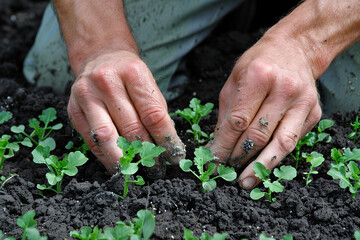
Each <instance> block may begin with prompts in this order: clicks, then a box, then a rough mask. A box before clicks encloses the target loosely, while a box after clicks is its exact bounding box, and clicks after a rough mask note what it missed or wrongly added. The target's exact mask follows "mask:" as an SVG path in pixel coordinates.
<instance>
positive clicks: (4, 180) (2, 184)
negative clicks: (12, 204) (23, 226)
mask: <svg viewBox="0 0 360 240" xmlns="http://www.w3.org/2000/svg"><path fill="white" fill-rule="evenodd" d="M18 176H19V175H17V174H11V173H10V174H9V177H5V176H1V177H0V180H1V185H0V190H1V189H2V188H3V187H4V185H5V183H7V182H8V181H10V179H12V178H14V177H18ZM0 239H1V238H0Z"/></svg>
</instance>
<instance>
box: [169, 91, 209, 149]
mask: <svg viewBox="0 0 360 240" xmlns="http://www.w3.org/2000/svg"><path fill="white" fill-rule="evenodd" d="M189 107H190V108H185V109H184V110H177V111H176V112H175V113H176V114H178V115H180V116H181V117H183V118H185V119H186V121H188V122H189V123H190V126H191V129H188V130H187V131H186V132H189V133H191V134H193V135H194V140H195V141H196V142H198V143H203V142H205V141H210V140H211V138H212V136H213V134H212V133H211V134H207V133H205V132H204V131H202V130H201V128H200V125H199V122H200V120H201V119H202V118H203V117H205V116H206V115H208V114H209V113H211V111H212V109H213V107H214V104H213V103H206V104H205V105H201V101H200V100H199V99H197V98H193V99H191V100H190V104H189Z"/></svg>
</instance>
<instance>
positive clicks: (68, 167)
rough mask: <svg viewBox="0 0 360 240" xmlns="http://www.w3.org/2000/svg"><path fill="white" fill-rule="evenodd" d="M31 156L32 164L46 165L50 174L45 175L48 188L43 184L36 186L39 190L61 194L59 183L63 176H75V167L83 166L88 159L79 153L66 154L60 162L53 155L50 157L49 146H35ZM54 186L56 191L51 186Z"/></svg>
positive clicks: (76, 170)
mask: <svg viewBox="0 0 360 240" xmlns="http://www.w3.org/2000/svg"><path fill="white" fill-rule="evenodd" d="M31 154H32V155H33V158H34V160H33V161H34V162H35V163H39V164H46V166H47V167H48V168H49V170H50V172H48V173H46V179H47V180H48V183H49V185H50V186H49V187H48V186H46V185H45V184H43V185H39V184H38V185H37V188H38V189H39V190H51V191H54V192H56V193H60V192H61V183H62V180H63V178H64V176H65V175H68V176H75V175H76V174H77V173H78V169H77V167H79V166H82V165H84V164H85V163H86V162H87V160H88V158H87V157H85V155H84V154H82V153H81V152H79V151H76V152H71V153H69V154H66V155H65V156H64V158H63V159H62V160H59V158H58V157H57V156H55V155H50V147H49V146H42V145H39V146H37V147H36V148H35V149H34V150H33V151H32V152H31ZM55 185H56V189H54V188H53V186H55Z"/></svg>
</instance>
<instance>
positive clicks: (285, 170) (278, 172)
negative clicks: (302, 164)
mask: <svg viewBox="0 0 360 240" xmlns="http://www.w3.org/2000/svg"><path fill="white" fill-rule="evenodd" d="M253 169H254V171H255V176H256V177H258V178H260V179H261V180H263V184H264V187H265V188H267V189H268V191H267V192H262V191H261V190H260V189H259V188H254V189H253V190H252V191H251V192H250V198H251V199H253V200H258V199H260V198H262V197H264V196H265V195H268V199H267V201H268V202H274V201H276V198H273V197H272V196H271V194H272V193H273V192H277V193H279V192H282V191H283V190H284V186H283V185H281V183H280V180H282V179H285V180H293V179H294V178H295V177H296V169H295V168H293V167H291V166H281V167H280V169H278V168H275V169H274V175H275V176H276V177H277V178H278V179H277V180H275V181H273V182H272V181H271V179H270V173H271V170H270V169H266V168H265V166H264V165H263V164H262V163H260V162H255V163H254V166H253Z"/></svg>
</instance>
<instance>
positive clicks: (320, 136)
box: [290, 119, 334, 169]
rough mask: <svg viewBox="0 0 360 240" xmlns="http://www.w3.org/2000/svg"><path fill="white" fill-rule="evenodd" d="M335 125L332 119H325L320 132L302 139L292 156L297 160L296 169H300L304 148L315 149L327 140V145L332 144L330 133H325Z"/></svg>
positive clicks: (312, 133) (320, 125)
mask: <svg viewBox="0 0 360 240" xmlns="http://www.w3.org/2000/svg"><path fill="white" fill-rule="evenodd" d="M333 125H334V122H333V121H332V120H330V119H323V120H321V121H320V122H319V124H318V132H309V133H307V134H306V135H305V136H304V137H303V138H302V139H300V140H299V141H298V143H297V144H296V146H295V149H294V151H293V152H292V153H290V155H291V156H292V157H293V158H294V160H295V168H296V169H297V168H298V165H299V161H300V159H301V156H302V155H301V148H302V146H304V145H306V146H308V147H311V149H313V148H314V146H315V144H316V143H318V142H322V141H324V139H325V138H327V140H326V143H329V142H331V136H330V134H329V133H326V132H324V131H325V130H326V129H328V128H330V127H332V126H333Z"/></svg>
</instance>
